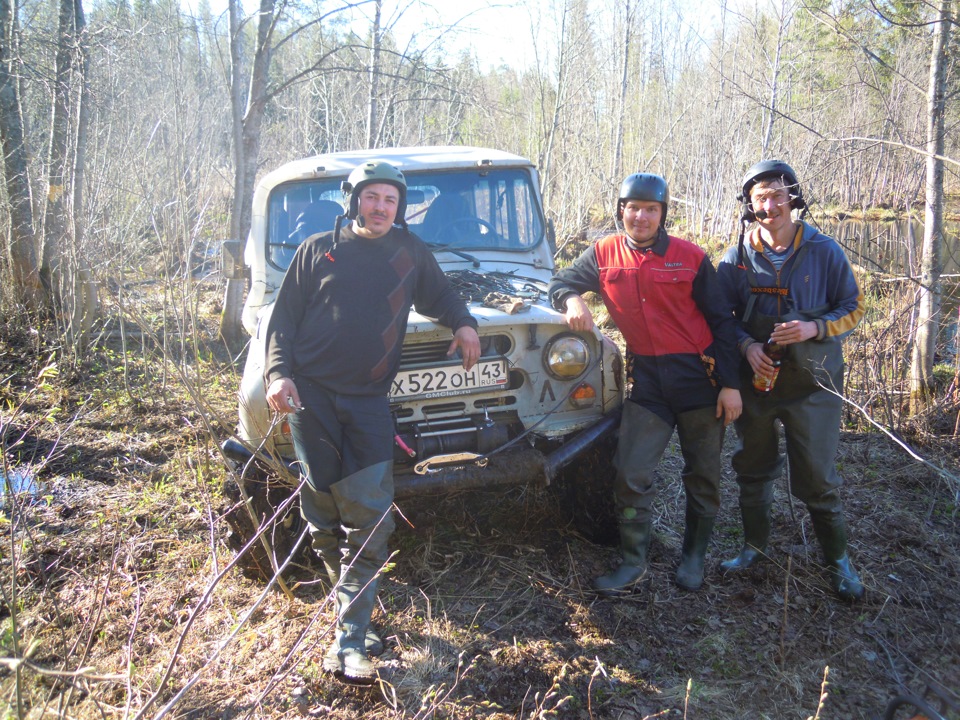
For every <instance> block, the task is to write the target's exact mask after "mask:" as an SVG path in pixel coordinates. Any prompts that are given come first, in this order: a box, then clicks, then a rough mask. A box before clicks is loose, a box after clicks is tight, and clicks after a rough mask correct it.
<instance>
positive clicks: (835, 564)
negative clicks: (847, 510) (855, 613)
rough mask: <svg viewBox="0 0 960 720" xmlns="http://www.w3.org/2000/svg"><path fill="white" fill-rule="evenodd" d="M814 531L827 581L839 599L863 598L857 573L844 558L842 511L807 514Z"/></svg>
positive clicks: (845, 542)
mask: <svg viewBox="0 0 960 720" xmlns="http://www.w3.org/2000/svg"><path fill="white" fill-rule="evenodd" d="M810 519H811V520H812V521H813V531H814V533H815V534H816V536H817V540H818V541H819V542H820V548H821V549H822V550H823V561H824V565H826V568H827V572H828V573H829V574H830V584H831V586H833V591H834V592H835V593H836V594H837V596H838V597H839V598H840V599H841V600H846V601H847V602H852V601H854V600H859V599H860V598H862V597H863V594H864V588H863V583H862V582H861V581H860V576H859V575H857V571H856V570H854V568H853V565H852V564H851V562H850V558H849V557H847V524H846V522H845V521H844V519H843V514H842V513H820V512H817V513H813V512H811V513H810Z"/></svg>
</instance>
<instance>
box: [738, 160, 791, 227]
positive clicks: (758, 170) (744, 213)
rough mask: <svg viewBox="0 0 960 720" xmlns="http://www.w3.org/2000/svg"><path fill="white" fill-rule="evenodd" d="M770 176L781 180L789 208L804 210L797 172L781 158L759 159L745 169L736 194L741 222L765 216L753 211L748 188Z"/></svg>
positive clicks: (748, 221) (752, 220)
mask: <svg viewBox="0 0 960 720" xmlns="http://www.w3.org/2000/svg"><path fill="white" fill-rule="evenodd" d="M770 178H777V179H780V180H782V182H783V184H784V185H785V186H786V188H787V191H788V192H789V193H790V207H791V208H794V209H795V210H800V211H801V214H803V212H804V211H806V208H807V203H806V201H805V200H804V199H803V191H802V190H801V189H800V183H798V182H797V174H796V173H795V172H794V171H793V168H792V167H790V166H789V165H787V164H786V163H785V162H783V161H782V160H761V161H760V162H758V163H756V164H755V165H754V166H753V167H751V168H750V169H749V170H747V174H746V175H744V176H743V181H742V182H741V183H740V186H741V191H740V194H739V195H737V201H738V202H740V207H741V210H740V219H741V220H742V221H743V222H747V223H750V222H754V221H755V220H758V219H761V220H762V219H763V217H766V215H765V214H764V215H762V217H758V216H757V213H756V212H754V209H753V205H752V204H751V202H750V190H751V188H753V186H754V185H756V184H757V183H758V182H760V181H761V180H768V179H770ZM761 212H762V211H761Z"/></svg>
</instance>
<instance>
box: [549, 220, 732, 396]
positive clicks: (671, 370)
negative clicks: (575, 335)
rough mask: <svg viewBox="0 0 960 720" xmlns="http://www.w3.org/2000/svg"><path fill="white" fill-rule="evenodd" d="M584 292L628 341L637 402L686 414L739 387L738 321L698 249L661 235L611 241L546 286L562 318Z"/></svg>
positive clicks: (586, 253) (612, 237)
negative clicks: (635, 241) (638, 244)
mask: <svg viewBox="0 0 960 720" xmlns="http://www.w3.org/2000/svg"><path fill="white" fill-rule="evenodd" d="M587 291H593V292H597V293H599V294H600V296H601V297H602V298H603V302H604V304H605V305H606V307H607V310H608V312H609V313H610V316H611V317H612V318H613V320H614V322H616V324H617V327H618V328H619V329H620V332H622V333H623V336H624V339H625V340H626V343H627V350H628V351H629V353H630V355H632V358H631V360H632V371H631V377H632V378H633V381H634V383H633V391H632V393H631V399H633V400H634V401H636V402H639V403H640V404H642V405H645V406H649V407H651V408H654V409H655V408H656V407H657V406H664V407H668V408H670V409H671V411H672V412H683V411H685V410H691V409H695V408H698V407H704V406H707V405H711V404H713V403H715V402H716V396H717V392H718V390H719V388H720V387H729V388H739V387H740V379H739V375H738V372H737V368H738V366H739V356H738V355H737V351H736V339H735V329H736V321H735V320H734V318H733V316H732V315H731V314H730V313H729V312H726V313H724V308H725V307H726V304H725V303H724V302H723V298H722V297H721V296H720V293H719V288H718V287H717V283H716V272H715V270H714V268H713V265H712V264H711V263H710V260H709V258H707V256H706V253H705V252H704V251H703V250H702V249H701V248H700V247H698V246H697V245H695V244H693V243H691V242H688V241H686V240H681V239H680V238H676V237H670V236H668V235H667V234H666V232H665V231H663V230H662V229H661V230H660V234H659V236H658V237H657V240H656V242H654V244H653V245H652V246H651V247H649V248H644V249H637V248H635V247H633V246H631V245H630V244H629V243H628V240H627V238H626V236H624V235H609V236H607V237H605V238H602V239H601V240H598V241H597V243H596V244H595V245H594V246H592V247H590V248H588V249H587V250H586V251H584V253H583V254H582V255H581V256H580V257H579V258H577V260H575V261H574V263H573V264H572V265H570V266H569V267H567V268H564V269H563V270H560V271H559V272H557V273H556V275H555V276H554V277H553V280H552V281H551V283H550V299H551V302H552V303H553V305H554V307H555V308H556V309H558V310H560V311H561V312H562V311H564V310H565V309H566V308H565V304H564V303H565V300H566V298H567V296H569V295H570V294H571V293H575V294H578V295H579V294H582V293H584V292H587Z"/></svg>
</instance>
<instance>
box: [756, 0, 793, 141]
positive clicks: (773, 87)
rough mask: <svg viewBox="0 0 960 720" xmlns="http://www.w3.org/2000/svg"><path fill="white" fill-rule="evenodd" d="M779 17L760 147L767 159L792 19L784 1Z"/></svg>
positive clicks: (790, 11)
mask: <svg viewBox="0 0 960 720" xmlns="http://www.w3.org/2000/svg"><path fill="white" fill-rule="evenodd" d="M780 10H781V15H780V18H779V23H778V25H777V50H776V53H775V55H774V58H773V77H772V79H771V82H770V106H769V108H767V110H766V111H765V114H766V116H767V121H766V123H765V125H766V127H765V128H764V131H763V144H762V146H761V147H760V157H767V153H768V152H769V150H770V144H771V142H772V141H773V125H774V121H775V120H776V117H777V101H778V99H779V98H778V93H779V90H780V64H781V61H782V57H783V45H784V42H785V41H786V34H787V27H788V26H789V25H790V20H791V18H792V12H793V10H792V8H791V9H788V8H787V3H786V0H784V2H783V3H782V4H781V6H780Z"/></svg>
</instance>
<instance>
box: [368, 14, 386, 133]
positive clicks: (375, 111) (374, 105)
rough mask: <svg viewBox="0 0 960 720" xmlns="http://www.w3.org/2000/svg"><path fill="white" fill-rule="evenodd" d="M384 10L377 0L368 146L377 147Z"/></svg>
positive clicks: (371, 62)
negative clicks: (381, 29) (381, 23)
mask: <svg viewBox="0 0 960 720" xmlns="http://www.w3.org/2000/svg"><path fill="white" fill-rule="evenodd" d="M382 10H383V1H382V0H376V2H375V10H374V15H373V38H372V40H373V47H372V48H371V51H370V98H369V101H368V103H367V148H368V149H372V148H375V147H376V146H377V144H378V139H379V138H378V135H379V132H378V128H377V116H378V115H379V112H380V108H379V100H380V16H381V12H382Z"/></svg>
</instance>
